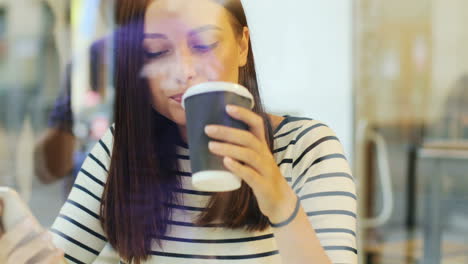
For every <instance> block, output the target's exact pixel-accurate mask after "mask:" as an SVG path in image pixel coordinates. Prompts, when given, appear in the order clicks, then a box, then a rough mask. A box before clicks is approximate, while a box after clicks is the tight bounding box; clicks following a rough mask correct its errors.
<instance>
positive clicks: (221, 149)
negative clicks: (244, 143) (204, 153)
mask: <svg viewBox="0 0 468 264" xmlns="http://www.w3.org/2000/svg"><path fill="white" fill-rule="evenodd" d="M208 147H209V149H210V151H211V152H212V153H213V154H216V155H218V156H223V157H230V158H232V159H235V160H238V161H242V162H244V163H246V164H247V165H249V166H250V167H252V168H253V169H255V170H257V171H259V172H262V169H263V167H264V166H263V164H261V163H262V161H261V158H260V155H259V154H258V153H257V152H255V151H253V150H251V149H249V148H246V147H240V146H236V145H232V144H229V143H221V142H215V141H211V142H210V143H209V144H208Z"/></svg>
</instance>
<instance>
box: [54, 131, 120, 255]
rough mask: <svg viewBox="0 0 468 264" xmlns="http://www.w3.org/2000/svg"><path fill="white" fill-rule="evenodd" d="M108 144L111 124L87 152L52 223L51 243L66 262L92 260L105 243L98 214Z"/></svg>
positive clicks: (104, 178)
mask: <svg viewBox="0 0 468 264" xmlns="http://www.w3.org/2000/svg"><path fill="white" fill-rule="evenodd" d="M112 145H113V135H112V128H111V129H109V130H108V131H107V132H106V133H105V135H104V136H103V137H102V138H101V139H100V140H99V141H98V143H97V144H96V145H95V146H94V147H93V149H92V150H91V152H90V153H89V155H88V157H87V158H86V160H85V162H84V163H83V166H82V167H81V169H80V172H79V173H78V176H77V178H76V181H75V183H74V185H73V187H72V190H71V192H70V195H69V196H68V198H67V201H66V202H65V204H64V205H63V207H62V209H61V210H60V213H59V215H58V217H57V218H56V219H55V222H54V224H53V225H52V228H51V231H52V233H53V235H54V243H55V245H56V246H57V247H58V248H61V249H63V251H64V252H65V258H66V259H67V261H69V262H70V263H92V262H93V261H94V260H95V259H96V257H97V256H98V255H99V253H100V252H101V250H102V249H103V248H104V246H105V245H106V243H107V239H106V236H105V234H104V231H103V229H102V227H101V223H100V220H99V219H100V218H99V215H100V206H101V197H102V193H103V190H104V184H105V182H106V179H107V175H108V170H109V164H110V155H111V151H112Z"/></svg>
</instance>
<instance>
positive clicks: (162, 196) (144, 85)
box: [101, 0, 273, 263]
mask: <svg viewBox="0 0 468 264" xmlns="http://www.w3.org/2000/svg"><path fill="white" fill-rule="evenodd" d="M151 1H152V0H126V1H122V3H121V6H120V7H118V10H117V16H116V17H117V20H119V21H120V22H122V21H124V24H123V25H121V26H120V27H119V28H118V29H117V30H116V32H115V35H114V42H115V45H114V46H115V47H114V49H115V51H114V52H115V64H116V65H115V72H114V84H115V88H116V97H115V108H114V118H115V129H114V131H113V133H114V145H113V151H112V158H111V163H110V169H109V176H108V180H107V183H106V185H105V188H104V193H103V197H102V203H101V224H102V226H103V229H104V231H105V233H106V235H107V238H108V240H109V242H110V244H111V245H112V246H113V247H114V248H115V249H116V250H117V251H118V252H119V255H120V256H121V257H122V258H123V259H125V260H126V261H133V262H135V263H140V262H141V261H143V260H146V259H147V258H148V254H149V253H148V251H149V249H150V248H151V242H152V241H156V242H157V243H159V244H160V243H161V241H160V240H159V239H158V238H159V237H162V236H163V235H164V234H165V233H166V230H167V220H168V219H170V218H171V210H170V208H168V207H167V206H165V205H166V204H174V203H177V199H178V197H177V195H176V194H175V193H174V192H173V190H174V189H175V188H180V186H181V181H180V178H179V176H177V174H176V173H175V172H176V171H178V163H177V157H176V145H177V143H178V142H180V141H181V138H180V135H179V132H178V129H177V125H176V124H175V123H174V122H172V121H171V120H169V119H167V118H165V117H163V116H162V115H160V114H159V113H158V112H156V111H155V110H154V109H153V107H152V104H151V101H150V100H151V99H150V98H151V96H150V89H149V85H148V82H147V80H145V79H143V78H140V75H139V72H140V70H141V68H142V66H143V63H144V57H143V52H142V48H141V43H142V41H143V38H142V36H143V20H144V13H145V9H146V7H147V6H148V5H149V3H150V2H151ZM215 2H218V1H216V0H215ZM221 2H222V3H220V4H222V5H223V6H224V7H225V8H226V9H227V10H228V11H229V13H230V14H231V15H232V17H233V18H235V19H234V20H235V21H233V22H235V23H233V27H234V29H235V32H236V34H239V33H241V32H242V28H243V27H246V26H247V20H246V17H245V13H244V10H243V8H242V4H241V3H240V0H234V1H221ZM118 4H119V3H118ZM123 7H125V8H123ZM119 10H120V11H119ZM239 83H240V84H242V85H244V86H245V87H247V88H248V89H249V90H250V92H251V93H252V94H253V96H254V100H255V107H254V109H253V111H254V112H256V113H257V114H259V115H261V116H262V117H263V119H264V125H265V136H266V138H267V141H268V144H269V146H270V149H271V148H272V145H273V144H272V142H273V131H272V127H271V124H270V121H269V118H268V117H267V114H266V113H265V111H264V110H263V107H262V102H261V100H260V95H259V90H258V85H257V77H256V71H255V64H254V57H253V53H252V48H251V45H250V43H249V55H248V58H247V64H246V65H245V66H244V67H242V68H240V69H239ZM226 205H229V206H226ZM215 220H217V221H220V222H221V223H222V224H223V226H224V227H225V228H231V229H234V228H245V229H247V230H249V231H254V230H264V229H266V228H267V226H268V220H267V218H266V216H264V215H263V214H262V213H261V212H260V210H259V207H258V204H257V200H256V198H255V196H254V194H253V192H252V189H251V188H250V187H249V186H248V185H246V184H245V183H243V184H242V187H241V188H240V189H238V190H236V191H233V192H226V193H215V194H213V195H212V197H211V198H210V201H209V202H208V205H207V209H206V210H205V211H203V212H202V213H201V214H200V216H199V218H198V219H197V221H196V224H197V225H200V226H203V225H206V224H208V223H211V222H213V221H215Z"/></svg>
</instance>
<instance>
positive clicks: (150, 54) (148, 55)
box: [145, 50, 169, 59]
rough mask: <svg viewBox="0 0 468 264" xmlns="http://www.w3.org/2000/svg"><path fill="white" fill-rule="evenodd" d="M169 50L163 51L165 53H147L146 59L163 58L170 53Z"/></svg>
mask: <svg viewBox="0 0 468 264" xmlns="http://www.w3.org/2000/svg"><path fill="white" fill-rule="evenodd" d="M168 52H169V50H163V51H158V52H149V51H147V52H145V55H146V58H148V59H157V58H159V57H161V56H163V55H164V54H166V53H168Z"/></svg>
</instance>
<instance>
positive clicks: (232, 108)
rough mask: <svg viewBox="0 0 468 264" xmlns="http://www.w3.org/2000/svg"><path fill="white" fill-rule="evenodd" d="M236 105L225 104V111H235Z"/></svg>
mask: <svg viewBox="0 0 468 264" xmlns="http://www.w3.org/2000/svg"><path fill="white" fill-rule="evenodd" d="M236 110H237V109H236V107H235V106H233V105H227V106H226V111H227V112H229V113H235V112H236Z"/></svg>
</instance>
